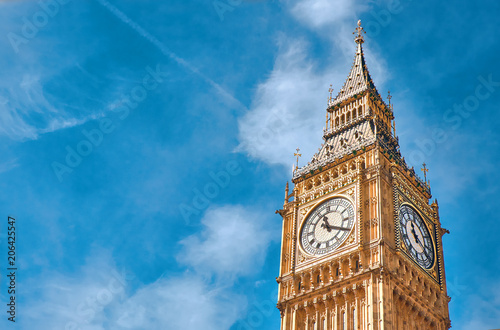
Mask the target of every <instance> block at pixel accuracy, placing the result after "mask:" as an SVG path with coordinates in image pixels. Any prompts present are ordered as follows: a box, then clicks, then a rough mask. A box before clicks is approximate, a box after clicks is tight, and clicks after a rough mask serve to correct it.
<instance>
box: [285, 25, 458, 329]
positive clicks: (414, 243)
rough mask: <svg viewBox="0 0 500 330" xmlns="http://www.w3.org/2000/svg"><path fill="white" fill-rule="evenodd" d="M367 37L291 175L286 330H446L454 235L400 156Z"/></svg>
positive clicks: (426, 188)
mask: <svg viewBox="0 0 500 330" xmlns="http://www.w3.org/2000/svg"><path fill="white" fill-rule="evenodd" d="M363 33H364V31H363V28H362V27H361V25H360V23H359V22H358V27H357V29H356V36H355V42H356V55H355V58H354V63H353V66H352V67H351V72H350V73H349V75H348V78H347V80H346V82H345V83H344V86H343V87H342V89H341V90H340V92H339V93H338V95H337V97H336V98H335V99H333V98H331V99H330V102H329V106H328V108H327V116H326V129H325V131H324V132H323V138H324V143H323V144H322V146H321V148H320V149H319V151H318V153H316V154H315V155H314V156H313V158H312V159H311V161H310V162H309V163H308V164H307V165H306V166H304V167H302V168H298V169H296V170H295V171H294V175H293V179H292V182H293V183H294V188H293V190H292V192H291V193H290V192H289V190H288V184H287V187H286V191H285V203H284V206H283V209H282V210H278V211H277V213H279V214H280V215H281V216H282V217H283V237H282V252H281V266H280V276H279V277H278V278H277V282H278V283H279V298H278V308H279V309H280V311H281V329H282V330H296V329H300V330H326V329H346V330H347V329H395V330H398V329H439V330H444V329H448V328H449V327H450V326H451V323H450V320H449V315H448V302H449V300H450V298H449V297H448V295H447V291H446V278H445V272H444V261H443V248H442V236H443V235H444V233H446V232H447V230H446V229H444V228H441V223H440V220H439V210H438V204H437V201H433V202H430V199H431V190H430V186H429V184H428V183H427V182H426V181H422V180H421V179H420V178H419V177H418V176H417V175H416V174H415V171H414V169H413V168H409V167H408V166H407V164H406V162H405V160H404V158H403V157H402V156H401V153H400V151H399V141H398V138H397V137H396V136H395V124H394V114H393V107H392V105H391V104H390V102H389V104H386V103H385V102H384V101H383V100H382V98H381V97H380V95H379V93H378V91H377V89H376V87H375V84H374V83H373V81H372V79H371V77H370V74H369V72H368V68H367V66H366V63H365V59H364V54H363V48H362V44H363V42H364V37H363ZM391 128H392V130H391ZM297 152H298V151H297ZM306 224H307V226H306ZM304 244H306V245H307V246H309V247H307V249H305V248H304Z"/></svg>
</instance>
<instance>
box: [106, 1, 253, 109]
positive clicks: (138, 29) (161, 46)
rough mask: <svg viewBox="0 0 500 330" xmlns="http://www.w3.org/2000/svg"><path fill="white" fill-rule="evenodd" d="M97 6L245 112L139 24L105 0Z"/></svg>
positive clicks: (241, 104)
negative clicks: (100, 6)
mask: <svg viewBox="0 0 500 330" xmlns="http://www.w3.org/2000/svg"><path fill="white" fill-rule="evenodd" d="M96 1H97V2H98V3H99V4H101V5H102V6H103V7H105V8H106V9H108V10H109V11H110V12H111V13H112V14H113V15H114V16H116V17H117V18H118V19H120V20H121V21H122V22H123V23H125V24H127V25H128V26H130V27H131V28H132V29H133V30H134V31H135V32H137V33H138V34H139V35H140V36H141V37H143V38H145V39H146V40H148V41H149V42H151V43H152V44H153V45H154V46H156V48H158V50H159V51H160V52H161V53H162V54H163V55H165V56H167V57H169V58H171V59H172V60H174V61H175V62H177V64H179V65H180V66H182V67H184V68H186V69H187V70H189V71H191V72H192V73H194V74H196V75H197V76H199V77H200V78H202V79H203V80H205V81H206V82H207V83H208V84H209V85H211V86H212V87H213V88H215V90H217V91H218V92H219V93H220V94H221V95H222V96H223V97H225V98H226V99H228V100H229V101H231V102H233V103H236V104H238V105H239V106H240V107H241V108H243V109H245V110H247V107H246V106H245V105H244V104H243V103H241V102H240V101H239V100H238V99H236V98H235V97H234V96H233V95H231V94H230V93H229V92H227V91H226V90H225V89H224V88H223V87H222V86H221V85H219V84H217V83H216V82H215V81H213V80H212V79H210V78H209V77H207V76H206V75H205V74H203V73H202V72H200V71H199V70H198V69H197V68H195V67H194V66H192V65H191V64H190V63H188V62H187V61H185V60H184V59H182V58H180V57H179V56H177V55H176V54H175V53H174V52H172V51H171V50H170V49H168V48H167V47H166V46H165V45H164V44H163V43H162V42H161V41H160V40H158V39H157V38H156V37H154V36H153V35H152V34H151V33H149V32H148V31H146V30H145V29H144V28H142V27H141V26H140V25H139V24H137V23H136V22H134V21H132V20H131V19H130V18H129V17H128V16H127V15H125V13H124V12H122V11H121V10H120V9H118V8H116V7H115V6H113V5H112V4H110V3H109V2H108V1H106V0H96Z"/></svg>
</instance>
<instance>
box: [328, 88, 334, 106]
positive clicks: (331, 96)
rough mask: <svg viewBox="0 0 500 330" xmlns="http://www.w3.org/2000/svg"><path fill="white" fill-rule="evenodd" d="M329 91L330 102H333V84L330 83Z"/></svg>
mask: <svg viewBox="0 0 500 330" xmlns="http://www.w3.org/2000/svg"><path fill="white" fill-rule="evenodd" d="M328 93H329V95H330V96H329V97H328V102H329V103H331V102H332V99H333V95H332V93H333V88H332V85H330V88H328Z"/></svg>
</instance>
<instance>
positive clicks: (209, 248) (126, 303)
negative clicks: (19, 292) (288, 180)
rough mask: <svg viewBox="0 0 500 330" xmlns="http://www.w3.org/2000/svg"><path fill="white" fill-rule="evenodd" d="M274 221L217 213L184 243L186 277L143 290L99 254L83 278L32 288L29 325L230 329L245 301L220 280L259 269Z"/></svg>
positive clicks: (58, 278) (41, 281) (231, 210)
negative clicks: (218, 278)
mask: <svg viewBox="0 0 500 330" xmlns="http://www.w3.org/2000/svg"><path fill="white" fill-rule="evenodd" d="M268 222H269V221H268V219H267V218H266V217H265V216H263V215H262V214H261V213H260V212H255V211H253V210H252V209H250V208H245V207H242V206H223V207H220V208H213V209H210V210H209V211H207V213H206V215H205V216H204V218H203V219H202V224H203V226H204V227H203V228H202V230H201V231H200V232H199V233H197V234H194V235H191V236H189V237H187V238H186V239H183V240H182V241H181V242H180V244H181V246H182V249H181V251H180V253H179V262H180V263H181V264H182V265H184V266H185V267H186V268H185V271H184V272H183V273H181V274H177V275H176V274H167V273H166V274H165V275H164V276H162V277H160V278H158V279H157V280H156V281H154V282H153V283H150V284H147V285H143V286H139V285H138V283H137V282H138V279H137V278H136V276H135V275H134V274H130V273H128V272H127V271H124V270H121V269H119V267H117V266H116V264H115V262H114V261H113V258H112V257H111V254H110V253H109V252H108V251H103V250H95V251H94V253H93V254H92V255H91V256H89V258H88V260H87V263H86V265H85V266H83V267H82V268H81V269H80V270H79V271H78V272H76V273H74V274H71V275H70V274H68V275H61V274H57V273H53V272H51V273H47V274H45V276H44V277H43V278H38V279H37V280H36V282H35V281H32V282H31V283H30V290H31V291H32V292H34V293H35V294H36V296H37V299H33V300H30V301H31V304H30V305H29V306H28V307H27V308H26V315H28V316H27V317H26V320H24V322H26V323H24V325H28V326H29V327H30V328H37V329H41V330H44V329H54V328H65V327H68V328H71V327H75V326H77V327H81V328H82V329H110V328H118V327H122V328H126V329H187V330H191V329H192V330H198V329H208V330H211V329H214V330H219V329H229V328H230V327H231V325H232V324H234V323H235V322H236V321H237V320H238V319H239V318H241V317H243V316H244V313H245V308H246V307H245V306H246V305H247V301H246V297H245V295H244V294H243V293H242V292H241V290H238V289H235V288H233V286H232V284H233V283H232V281H215V282H213V278H214V277H224V278H226V279H231V278H232V279H236V278H237V277H239V276H245V275H249V274H253V273H254V272H255V271H256V270H259V268H260V267H261V266H262V263H263V260H264V258H265V256H266V253H267V248H268V246H269V243H270V242H271V240H272V237H278V236H279V235H277V233H278V226H274V227H273V226H271V227H269V225H266V224H267V223H268ZM255 237H259V239H258V240H255ZM138 286H139V287H138ZM137 287H138V288H137ZM42 302H43V306H44V308H43V309H42V308H40V305H41V304H42ZM186 306H188V307H189V308H186Z"/></svg>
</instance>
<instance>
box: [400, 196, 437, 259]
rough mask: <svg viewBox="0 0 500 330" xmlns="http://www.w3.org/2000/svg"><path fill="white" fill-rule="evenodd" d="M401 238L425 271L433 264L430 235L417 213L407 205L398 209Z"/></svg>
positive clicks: (432, 247)
mask: <svg viewBox="0 0 500 330" xmlns="http://www.w3.org/2000/svg"><path fill="white" fill-rule="evenodd" d="M399 222H400V228H401V237H402V238H403V242H404V243H405V245H406V248H407V249H408V251H409V252H410V254H411V256H412V257H413V259H415V261H416V262H417V263H418V264H419V265H420V266H422V267H424V268H425V269H429V268H431V267H432V265H433V264H434V246H433V244H432V239H431V235H430V234H429V230H427V226H426V225H425V223H424V221H423V220H422V218H421V217H420V215H419V214H418V212H417V211H415V209H413V208H412V207H410V206H408V205H403V206H401V208H400V209H399Z"/></svg>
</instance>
